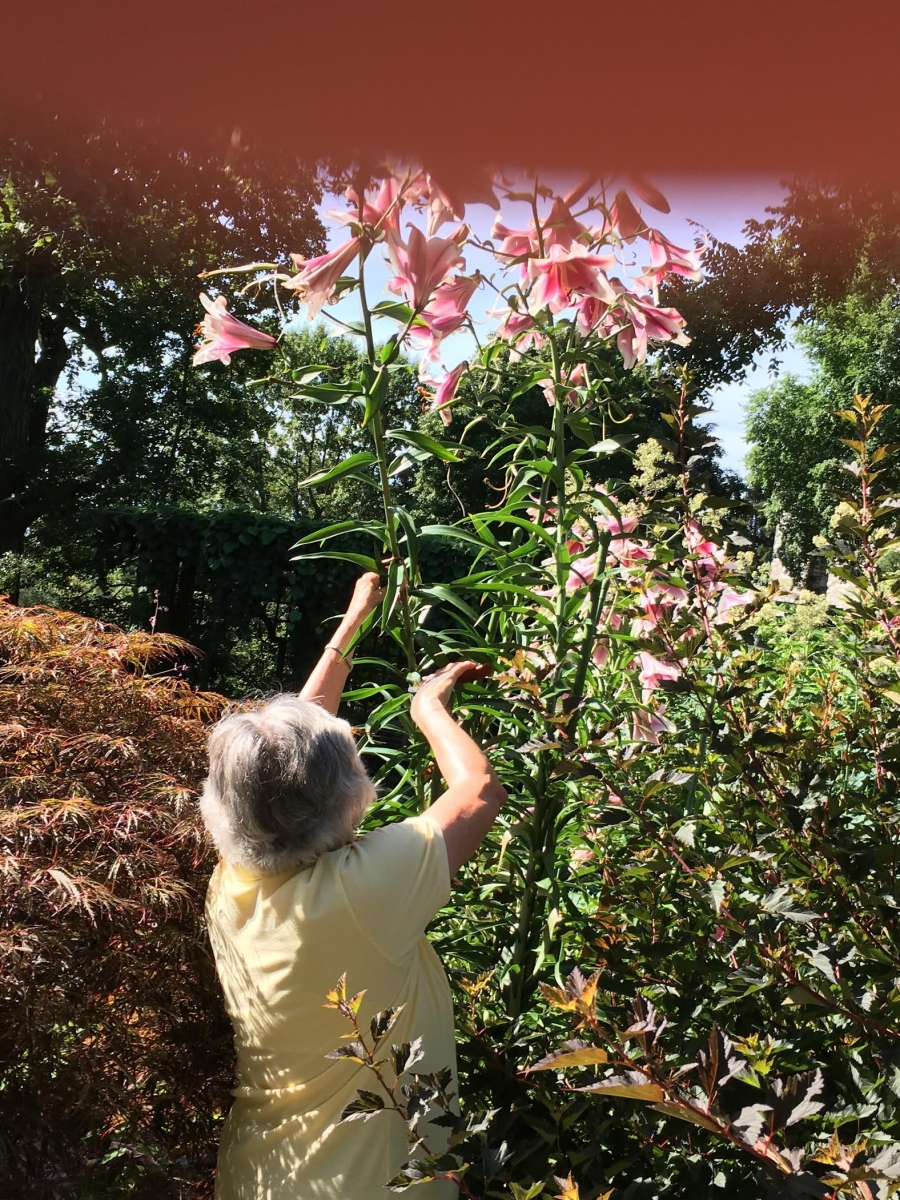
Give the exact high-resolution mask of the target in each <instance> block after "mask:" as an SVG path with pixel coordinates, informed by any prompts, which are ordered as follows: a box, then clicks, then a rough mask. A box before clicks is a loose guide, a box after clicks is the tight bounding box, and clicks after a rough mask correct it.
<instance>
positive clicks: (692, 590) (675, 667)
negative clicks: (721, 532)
mask: <svg viewBox="0 0 900 1200" xmlns="http://www.w3.org/2000/svg"><path fill="white" fill-rule="evenodd" d="M595 491H596V493H597V497H596V500H595V502H594V504H593V508H594V510H595V511H594V513H593V514H592V516H591V519H590V521H588V520H586V519H578V520H576V521H574V522H573V525H572V528H571V529H570V530H568V531H567V539H566V542H565V557H566V566H565V572H564V575H565V579H564V583H563V587H564V589H565V592H566V594H567V595H569V596H575V595H577V594H578V593H583V596H584V598H583V601H582V604H581V608H580V609H579V615H580V617H581V618H582V619H585V620H586V619H587V618H588V615H589V613H590V609H591V603H590V591H589V589H590V588H591V585H592V584H593V582H594V580H595V577H596V576H597V573H598V572H599V571H606V572H608V575H609V580H610V585H611V586H610V587H609V589H608V591H607V597H608V599H607V601H606V604H605V607H604V610H603V611H602V612H601V613H600V616H599V620H598V628H599V629H602V630H604V631H605V633H604V634H603V635H601V636H599V637H597V638H596V641H595V644H594V649H593V653H592V657H593V661H594V664H595V665H596V666H597V667H599V668H603V667H606V666H607V665H608V664H609V662H610V660H611V658H612V647H611V638H610V634H616V633H620V632H621V631H622V627H623V625H624V624H625V620H626V619H627V617H628V615H629V614H630V615H631V620H630V625H629V626H628V629H627V636H626V635H625V634H622V636H621V637H620V638H619V639H618V640H619V641H620V643H621V645H622V646H623V647H625V648H626V649H625V654H624V657H623V656H621V655H619V656H617V666H618V667H620V668H621V669H624V670H629V669H630V670H634V669H635V668H636V669H637V681H638V683H639V684H640V687H641V704H642V706H643V707H641V708H635V709H634V710H633V712H632V717H631V740H632V741H634V742H647V743H650V744H653V745H656V744H658V743H659V735H660V734H661V733H664V732H672V731H673V730H674V726H673V725H672V723H671V721H670V720H669V719H668V718H667V717H666V706H665V703H663V702H660V701H659V700H658V698H657V697H656V696H655V693H657V692H658V691H659V690H660V689H661V688H665V685H666V684H667V683H670V682H674V681H675V680H678V679H680V678H681V676H682V675H683V674H684V670H685V668H686V666H687V664H688V660H689V657H690V653H691V648H690V647H691V643H692V641H693V640H694V639H695V638H696V636H697V635H698V633H700V632H701V631H706V632H708V631H709V630H710V629H711V627H712V626H715V625H718V624H721V623H723V622H725V621H726V620H727V619H728V614H729V613H730V612H731V611H732V610H733V609H736V608H740V607H743V606H746V605H747V604H750V603H751V602H752V601H753V600H754V598H755V593H754V592H752V591H746V592H739V591H737V590H735V588H733V587H732V586H731V584H730V583H729V582H728V577H729V576H730V575H731V574H732V572H733V570H734V566H735V564H734V562H733V561H732V560H731V559H730V558H729V556H728V554H727V552H726V550H725V549H724V548H723V547H722V546H720V545H718V544H717V543H715V542H712V541H710V540H708V539H707V538H706V537H705V536H704V534H703V532H702V531H701V529H700V527H699V525H698V524H697V522H696V521H695V520H689V521H688V522H687V523H686V525H685V527H684V529H683V540H684V561H685V564H686V567H687V571H686V577H685V578H684V579H683V580H680V581H679V579H678V577H673V576H670V575H667V574H666V573H665V572H664V571H663V570H662V569H660V567H659V566H658V565H655V558H656V556H655V555H654V552H653V549H652V547H651V545H650V544H649V542H647V541H646V540H644V539H641V538H637V537H634V536H632V535H633V534H634V531H635V530H636V529H637V526H638V524H639V522H640V518H639V517H638V516H637V515H635V514H633V513H630V514H627V515H626V514H622V513H621V512H619V510H618V509H617V508H616V506H615V501H614V498H613V497H611V496H610V495H609V494H608V493H607V492H606V490H605V488H603V487H602V486H598V487H597V488H596V489H595ZM534 514H535V516H536V515H537V510H534ZM554 518H555V513H554V512H553V511H552V510H546V511H545V514H544V519H545V521H550V522H552V521H553V520H554ZM601 543H602V544H604V545H606V552H605V557H604V558H603V559H602V560H601V551H600V549H598V544H601ZM543 565H544V566H545V567H547V568H550V569H552V570H553V571H554V572H555V566H556V559H555V558H552V557H551V558H549V559H545V560H544V563H543ZM558 592H559V589H558V587H555V586H554V587H551V588H549V589H547V590H546V591H545V592H543V593H541V594H542V595H546V596H548V597H555V596H556V595H558ZM594 635H595V631H593V630H592V631H591V633H590V634H589V636H594ZM648 639H653V641H654V642H655V643H656V644H657V645H658V646H660V647H661V649H659V650H658V651H657V653H651V652H650V651H649V650H646V649H640V650H638V651H637V652H636V653H632V652H631V650H630V644H631V643H632V641H633V640H636V641H640V640H644V641H645V642H646V640H648Z"/></svg>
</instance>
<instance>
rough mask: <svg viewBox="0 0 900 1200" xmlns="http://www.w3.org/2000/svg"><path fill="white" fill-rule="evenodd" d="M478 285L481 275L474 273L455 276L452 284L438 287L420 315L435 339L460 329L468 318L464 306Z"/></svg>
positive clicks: (443, 284)
mask: <svg viewBox="0 0 900 1200" xmlns="http://www.w3.org/2000/svg"><path fill="white" fill-rule="evenodd" d="M480 284H481V275H480V273H479V272H478V271H476V272H475V274H474V275H457V276H456V277H455V278H454V279H453V280H452V282H449V283H442V284H441V285H440V287H439V288H438V289H437V290H436V291H435V293H434V295H433V296H432V298H431V300H429V302H428V304H427V305H426V307H425V308H423V309H422V312H421V314H420V316H421V317H422V320H423V321H424V322H425V324H426V325H427V327H428V329H429V331H430V332H431V333H432V334H433V335H434V336H435V337H438V338H442V337H447V335H448V334H451V333H455V332H456V330H457V329H459V328H460V326H461V325H462V324H463V323H464V321H465V320H466V317H467V316H468V314H467V313H466V306H467V305H468V303H469V301H470V300H471V299H472V296H473V294H474V292H475V289H476V288H477V287H479V286H480ZM415 328H416V327H414V328H413V330H412V332H415ZM418 328H419V329H421V328H422V327H421V326H418Z"/></svg>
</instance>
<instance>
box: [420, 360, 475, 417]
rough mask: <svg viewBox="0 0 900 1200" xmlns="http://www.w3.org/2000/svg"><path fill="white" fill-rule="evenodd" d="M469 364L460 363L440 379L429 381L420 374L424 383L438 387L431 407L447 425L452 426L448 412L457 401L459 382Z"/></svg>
mask: <svg viewBox="0 0 900 1200" xmlns="http://www.w3.org/2000/svg"><path fill="white" fill-rule="evenodd" d="M468 367H469V364H468V362H466V361H463V362H461V363H459V365H458V366H455V367H454V368H453V370H452V371H448V372H447V374H446V375H443V376H442V377H441V378H440V379H428V378H427V377H425V376H424V375H421V374H420V379H421V381H422V383H426V384H431V385H432V387H436V388H437V391H436V392H435V395H434V402H433V404H432V406H431V408H432V411H433V412H439V413H440V414H441V420H442V421H443V422H444V424H445V425H449V424H450V413H449V411H448V409H449V407H450V405H451V404H452V403H453V401H454V400H455V399H456V389H457V388H458V387H459V381H460V380H461V379H462V377H463V374H464V373H465V372H466V371H467V370H468Z"/></svg>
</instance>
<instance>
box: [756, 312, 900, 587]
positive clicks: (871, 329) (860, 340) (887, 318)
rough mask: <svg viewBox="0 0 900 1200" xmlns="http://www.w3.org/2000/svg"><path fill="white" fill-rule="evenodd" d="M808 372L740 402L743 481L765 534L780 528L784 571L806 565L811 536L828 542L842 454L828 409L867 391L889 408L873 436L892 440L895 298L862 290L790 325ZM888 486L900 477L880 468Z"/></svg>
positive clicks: (897, 340)
mask: <svg viewBox="0 0 900 1200" xmlns="http://www.w3.org/2000/svg"><path fill="white" fill-rule="evenodd" d="M797 340H798V342H799V343H800V344H801V345H802V346H804V347H805V348H806V350H807V351H808V353H809V354H810V356H811V358H812V360H813V363H814V364H815V370H814V374H813V378H812V380H811V381H810V382H809V383H801V382H799V381H797V380H796V379H793V378H792V377H791V376H786V377H785V378H784V379H782V380H780V381H779V382H778V383H776V384H775V385H773V386H772V387H770V388H766V389H763V390H761V391H758V392H755V393H754V394H753V395H752V396H751V397H750V403H749V407H748V419H747V436H748V440H749V441H750V443H751V450H750V453H749V455H748V460H747V461H748V467H749V477H750V482H751V484H752V485H753V487H754V488H755V489H756V490H757V492H758V494H760V495H761V496H762V497H763V501H762V505H761V507H762V511H763V512H764V514H765V516H766V518H767V523H768V525H769V527H770V529H775V528H776V527H778V528H780V531H781V538H782V542H781V546H780V548H779V555H780V557H781V558H782V559H783V561H784V562H785V563H786V564H787V565H788V567H789V569H790V570H792V571H799V570H801V569H802V568H803V566H804V565H805V564H806V563H808V561H809V558H810V555H811V553H812V552H813V551H814V547H815V544H816V538H817V537H823V536H828V534H829V533H830V530H831V519H832V516H833V514H834V511H835V508H836V505H837V495H836V493H837V491H838V490H839V482H840V475H841V471H840V464H841V463H842V462H843V461H845V460H846V456H847V452H846V449H845V448H844V446H843V445H842V442H841V437H842V430H841V428H840V421H839V420H838V418H836V417H835V415H834V411H835V409H837V408H839V407H840V406H841V405H842V403H843V401H844V397H846V396H847V395H848V394H852V393H853V392H854V391H856V392H859V393H861V394H865V393H874V394H875V395H877V396H879V397H880V398H881V399H882V400H884V402H885V403H887V404H890V405H892V406H893V407H892V409H891V411H890V412H888V413H887V414H886V416H885V418H884V421H883V424H882V430H883V432H882V437H883V438H884V439H885V440H886V441H896V440H898V439H900V418H898V416H897V411H898V410H897V407H896V406H897V401H898V400H900V349H898V347H900V315H898V311H897V300H896V294H895V293H889V294H887V295H883V296H880V297H876V298H874V299H872V298H866V297H865V296H864V295H862V294H851V295H850V296H848V297H846V298H844V299H842V300H840V301H835V302H832V303H830V304H827V305H822V306H821V307H820V308H819V309H818V310H817V312H816V315H815V316H814V317H811V318H809V319H808V320H807V321H806V322H805V323H804V324H803V326H802V327H801V328H800V329H799V331H798V334H797ZM888 470H889V473H890V481H891V485H892V486H893V487H900V472H898V470H897V468H896V467H895V466H894V465H893V464H890V463H889V464H888Z"/></svg>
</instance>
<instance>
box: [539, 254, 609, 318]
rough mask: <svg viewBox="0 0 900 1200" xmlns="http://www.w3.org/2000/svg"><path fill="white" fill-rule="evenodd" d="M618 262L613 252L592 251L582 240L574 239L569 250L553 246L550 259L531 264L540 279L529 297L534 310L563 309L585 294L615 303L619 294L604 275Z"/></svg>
mask: <svg viewBox="0 0 900 1200" xmlns="http://www.w3.org/2000/svg"><path fill="white" fill-rule="evenodd" d="M615 261H616V260H615V256H614V255H612V254H589V253H588V251H587V250H585V248H584V246H582V245H581V243H580V242H573V243H572V245H571V246H570V247H569V249H568V250H564V249H563V248H562V246H551V247H550V253H549V255H548V257H547V258H533V259H531V260H530V262H529V264H528V271H529V275H530V276H531V278H532V279H534V280H535V281H536V282H535V285H534V288H533V290H532V292H531V296H530V298H529V308H530V310H531V312H532V313H538V312H540V311H541V310H542V309H544V308H549V309H550V311H551V312H560V311H561V310H562V309H564V308H567V307H568V306H569V305H570V304H571V303H572V302H573V300H575V299H576V298H578V299H580V298H582V297H584V296H596V297H597V298H598V299H599V300H605V301H606V302H607V303H608V304H612V303H615V300H616V293H615V292H614V290H613V288H612V286H611V285H610V282H609V280H608V279H607V278H606V276H605V275H604V274H603V272H604V271H605V270H607V269H608V268H609V267H611V266H614V265H615Z"/></svg>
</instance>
